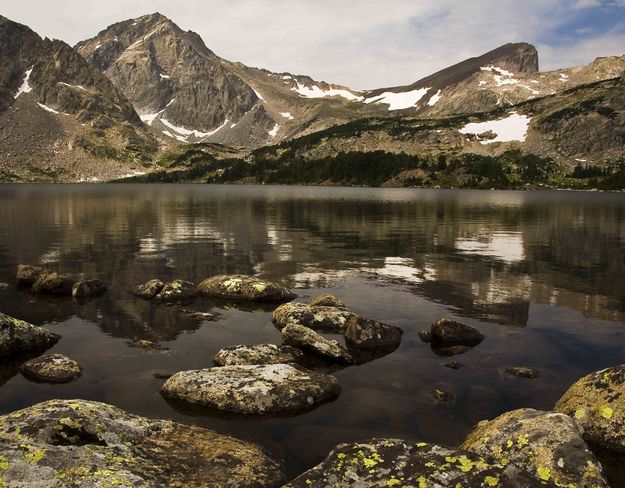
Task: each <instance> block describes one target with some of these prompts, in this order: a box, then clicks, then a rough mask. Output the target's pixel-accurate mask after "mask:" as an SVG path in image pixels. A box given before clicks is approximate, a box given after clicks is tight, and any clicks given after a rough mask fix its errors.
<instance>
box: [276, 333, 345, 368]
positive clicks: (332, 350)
mask: <svg viewBox="0 0 625 488" xmlns="http://www.w3.org/2000/svg"><path fill="white" fill-rule="evenodd" d="M282 342H283V343H284V344H287V345H289V346H293V347H298V348H300V349H303V350H306V351H309V352H311V353H313V354H316V355H318V356H321V357H323V358H325V359H329V360H332V361H338V362H341V363H351V362H352V357H351V356H350V355H349V353H348V352H347V350H346V349H345V348H344V347H343V346H341V345H340V344H339V343H338V342H336V341H332V340H329V339H326V338H325V337H323V336H322V335H320V334H317V333H316V332H315V331H314V330H312V329H309V328H308V327H304V326H303V325H299V324H289V325H287V326H286V327H285V328H284V329H282Z"/></svg>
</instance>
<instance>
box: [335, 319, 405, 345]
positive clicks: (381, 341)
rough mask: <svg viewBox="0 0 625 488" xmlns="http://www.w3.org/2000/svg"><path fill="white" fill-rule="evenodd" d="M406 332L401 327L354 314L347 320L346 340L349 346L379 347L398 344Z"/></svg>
mask: <svg viewBox="0 0 625 488" xmlns="http://www.w3.org/2000/svg"><path fill="white" fill-rule="evenodd" d="M403 333H404V331H403V330H402V329H400V328H399V327H395V326H394V325H389V324H385V323H383V322H378V321H376V320H371V319H365V318H363V317H358V316H357V315H354V316H353V317H351V318H350V319H349V320H348V321H347V328H346V329H345V340H346V341H347V342H348V344H349V346H352V347H357V348H361V349H378V348H387V347H392V346H396V345H397V344H399V343H400V342H401V336H402V334H403Z"/></svg>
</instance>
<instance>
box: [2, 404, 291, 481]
mask: <svg viewBox="0 0 625 488" xmlns="http://www.w3.org/2000/svg"><path fill="white" fill-rule="evenodd" d="M0 452H1V453H2V455H1V456H0V458H1V462H0V468H1V469H2V479H3V480H4V485H6V486H7V487H26V486H29V487H37V488H60V487H64V486H67V487H70V486H71V487H84V488H86V487H89V488H105V487H107V488H108V487H111V486H117V487H143V488H161V487H164V486H170V487H185V488H187V487H188V488H217V487H220V488H221V487H224V486H237V487H242V488H244V487H247V488H252V487H254V488H256V487H260V486H267V487H277V486H280V484H281V483H282V481H283V479H284V475H283V472H282V469H281V467H280V465H279V463H277V462H276V461H274V460H273V459H271V458H270V457H268V456H267V455H266V454H265V453H264V452H263V451H262V449H261V448H260V447H258V446H256V445H255V444H251V443H248V442H244V441H240V440H238V439H235V438H232V437H229V436H225V435H221V434H217V433H215V432H213V431H210V430H207V429H203V428H200V427H195V426H190V425H182V424H178V423H174V422H170V421H167V420H153V419H147V418H143V417H138V416H136V415H132V414H129V413H127V412H125V411H123V410H120V409H118V408H115V407H113V406H111V405H106V404H104V403H98V402H89V401H84V400H52V401H48V402H44V403H39V404H36V405H34V406H32V407H29V408H25V409H23V410H18V411H16V412H14V413H11V414H8V415H4V416H2V417H0Z"/></svg>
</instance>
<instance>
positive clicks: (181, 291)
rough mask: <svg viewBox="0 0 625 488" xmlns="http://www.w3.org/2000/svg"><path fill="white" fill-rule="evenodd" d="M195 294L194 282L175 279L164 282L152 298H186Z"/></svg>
mask: <svg viewBox="0 0 625 488" xmlns="http://www.w3.org/2000/svg"><path fill="white" fill-rule="evenodd" d="M196 295H197V289H196V288H195V284H194V283H191V282H190V281H184V280H175V281H172V282H170V283H166V284H165V285H164V286H163V287H162V288H161V290H160V291H159V292H158V294H157V295H156V296H155V297H154V300H161V301H174V300H187V299H189V298H193V297H195V296H196Z"/></svg>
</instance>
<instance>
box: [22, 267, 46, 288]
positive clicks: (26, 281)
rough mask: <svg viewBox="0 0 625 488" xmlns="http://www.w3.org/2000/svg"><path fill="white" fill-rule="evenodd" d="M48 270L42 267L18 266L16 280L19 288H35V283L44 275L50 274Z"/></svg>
mask: <svg viewBox="0 0 625 488" xmlns="http://www.w3.org/2000/svg"><path fill="white" fill-rule="evenodd" d="M48 272H49V271H48V270H47V269H46V268H42V267H41V266H30V265H28V264H20V265H18V266H17V274H16V276H15V279H16V281H17V285H18V286H33V285H34V284H35V281H37V280H38V279H39V277H40V276H41V275H43V274H46V273H48Z"/></svg>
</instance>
